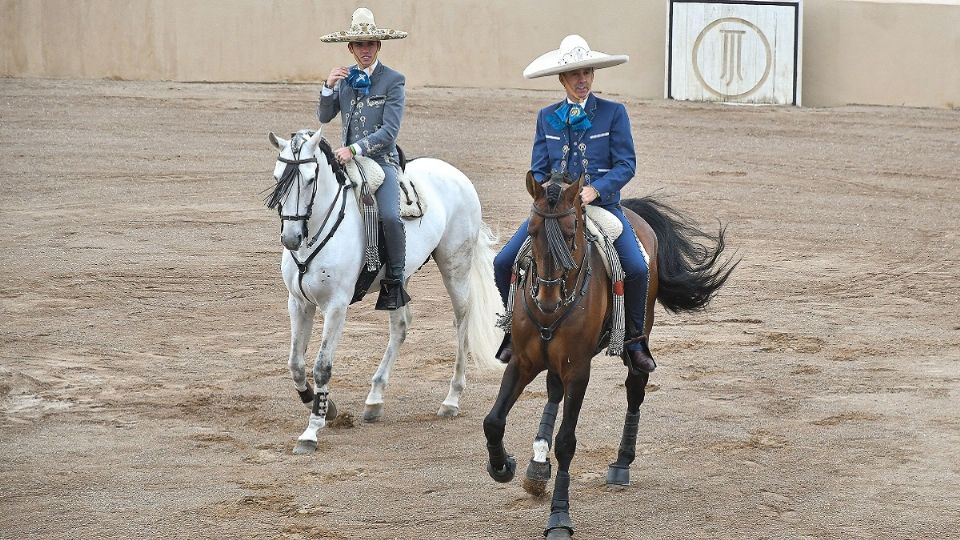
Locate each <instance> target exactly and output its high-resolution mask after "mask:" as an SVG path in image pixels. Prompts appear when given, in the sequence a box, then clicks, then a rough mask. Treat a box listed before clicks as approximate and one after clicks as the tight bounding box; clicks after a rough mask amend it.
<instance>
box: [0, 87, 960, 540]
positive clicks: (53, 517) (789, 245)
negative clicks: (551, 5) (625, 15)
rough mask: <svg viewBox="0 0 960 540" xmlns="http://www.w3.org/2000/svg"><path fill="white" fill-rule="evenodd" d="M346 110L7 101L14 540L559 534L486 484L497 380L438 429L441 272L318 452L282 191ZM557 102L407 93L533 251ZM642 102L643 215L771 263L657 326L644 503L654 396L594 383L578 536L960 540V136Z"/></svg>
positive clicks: (252, 93)
mask: <svg viewBox="0 0 960 540" xmlns="http://www.w3.org/2000/svg"><path fill="white" fill-rule="evenodd" d="M597 87H598V88H599V89H602V78H601V77H598V81H597ZM317 91H318V88H317V87H316V86H315V85H240V84H222V85H206V84H178V83H133V82H111V81H93V82H77V81H49V80H15V79H0V182H2V192H0V209H2V214H0V243H2V244H0V248H2V259H0V298H2V300H0V318H2V324H0V538H3V539H21V538H49V537H53V536H57V537H61V536H65V537H70V538H81V539H86V538H208V537H217V538H221V537H222V538H325V539H386V538H403V539H451V538H495V539H517V538H531V539H532V538H538V537H540V535H541V530H542V527H543V525H544V523H545V522H546V518H547V514H548V512H549V499H535V498H532V497H530V496H528V495H527V494H526V493H524V492H523V491H522V489H521V488H520V483H519V480H515V481H514V482H513V483H511V484H507V485H499V484H495V483H494V482H493V481H492V480H490V479H489V478H488V477H487V474H486V472H485V470H484V463H485V459H486V451H485V448H484V439H483V432H482V426H481V424H482V420H483V417H484V415H485V414H486V413H487V412H488V410H489V408H490V405H491V404H492V402H493V398H494V396H495V394H496V391H497V388H498V386H499V381H500V375H499V373H497V372H478V371H477V370H472V371H471V372H469V373H468V379H469V382H468V384H469V386H468V389H467V392H466V394H465V397H464V400H463V402H462V414H461V416H460V417H459V418H456V419H439V418H437V417H436V416H435V415H434V414H435V411H436V410H437V408H438V407H439V405H440V402H441V401H442V400H443V397H444V396H445V394H446V391H447V384H448V380H449V378H450V376H451V373H452V358H453V354H454V339H453V331H452V328H451V320H452V319H451V314H450V308H449V301H448V300H447V298H446V295H445V292H444V291H443V288H442V286H441V284H440V281H439V276H438V273H437V271H436V267H435V266H434V265H432V264H429V265H427V266H426V267H425V268H424V269H423V271H422V272H421V274H418V275H417V276H416V277H415V278H414V280H413V283H412V285H411V290H410V292H411V294H412V296H413V298H414V304H413V306H414V315H415V317H416V318H415V321H414V326H413V329H412V331H411V332H410V335H409V338H408V340H407V343H406V344H405V346H404V347H403V349H402V355H401V358H400V360H399V362H398V365H397V367H396V370H395V372H394V377H393V379H392V381H391V382H392V385H391V387H390V389H389V392H388V395H387V403H386V409H385V416H384V419H383V421H382V422H380V423H378V424H366V425H364V424H361V423H360V422H354V423H353V425H352V427H350V424H351V422H350V421H349V419H345V418H341V420H342V422H340V423H341V424H343V425H342V426H341V427H339V428H332V429H327V430H326V431H324V432H323V433H322V437H321V441H320V447H319V450H318V452H317V453H316V454H315V455H312V456H294V455H292V454H291V449H292V448H293V445H294V441H295V439H296V437H297V435H298V434H299V433H300V432H301V431H302V430H303V428H304V427H305V425H306V419H307V412H306V410H305V408H304V407H303V405H301V404H300V402H299V400H298V399H297V396H296V394H295V392H294V389H293V385H292V382H291V380H290V376H289V372H288V370H287V366H286V363H287V350H288V346H289V345H288V322H287V315H286V290H285V288H284V286H283V283H282V281H281V279H280V276H279V272H278V261H279V256H280V250H281V247H280V244H279V238H278V234H277V231H278V220H277V218H276V215H275V214H274V213H273V212H271V211H270V210H267V209H266V208H265V207H264V206H263V204H262V195H261V193H260V192H261V191H262V190H263V189H264V188H266V187H267V186H268V185H269V183H270V181H271V178H270V173H271V171H272V169H273V166H274V158H275V151H274V149H273V148H272V147H271V146H270V145H269V144H268V142H267V132H268V131H271V130H273V131H276V132H278V133H281V134H284V135H287V134H289V133H290V132H291V131H294V130H296V129H298V128H302V127H312V126H315V119H314V116H313V108H314V99H315V95H316V93H317ZM558 97H559V96H558V95H556V94H554V93H544V92H526V91H519V90H515V91H506V92H497V93H495V92H492V91H484V90H474V89H446V88H430V89H410V90H409V92H408V98H407V101H408V107H407V114H406V117H405V120H404V124H403V131H402V134H401V142H402V144H403V145H404V147H405V148H406V150H407V152H408V154H409V155H432V156H435V157H439V158H442V159H445V160H447V161H449V162H451V163H453V164H454V165H456V166H457V167H459V168H461V169H462V170H463V171H464V172H466V174H467V175H468V176H469V177H470V178H471V179H472V180H473V181H474V182H475V184H476V186H477V188H478V191H479V193H480V198H481V200H482V202H483V204H484V215H485V219H486V220H487V222H488V223H490V224H491V225H492V226H493V227H494V228H495V229H498V230H499V231H500V233H501V235H502V240H503V239H505V238H506V236H507V235H509V234H510V233H512V231H513V229H514V228H515V227H516V225H517V224H518V223H519V221H520V220H521V219H522V218H523V217H524V216H525V215H526V213H527V210H528V207H529V198H528V196H527V194H526V191H525V189H524V187H523V175H524V173H525V171H526V166H527V164H528V162H529V147H530V143H531V140H532V136H533V119H534V115H535V111H536V110H537V109H538V108H539V107H540V106H543V105H545V104H547V103H549V102H551V101H553V100H555V99H557V98H558ZM614 98H616V96H614ZM623 101H624V102H625V103H626V104H627V106H628V109H629V112H630V116H631V118H632V120H633V128H634V134H635V137H636V143H637V149H638V155H639V167H638V169H639V171H638V175H637V178H636V179H635V180H634V181H633V182H632V183H631V185H630V186H629V187H628V189H627V190H626V194H627V195H630V196H636V195H641V194H648V193H654V192H655V193H657V194H658V195H660V196H662V197H664V198H665V199H666V200H667V201H669V202H671V203H672V204H674V205H676V206H678V207H680V208H682V209H684V210H686V211H687V212H689V213H690V214H691V215H693V216H695V217H697V218H698V219H699V220H700V221H701V223H703V224H704V225H705V226H706V227H709V228H714V227H715V226H716V220H717V219H720V220H722V222H723V223H724V224H728V225H729V240H730V246H731V248H733V249H736V250H737V255H738V256H739V257H742V258H743V262H742V263H741V264H740V267H739V268H738V269H737V271H736V272H735V273H734V275H733V277H732V278H731V280H730V282H729V283H728V285H727V286H726V287H725V288H724V289H723V290H722V291H721V292H720V294H719V295H718V297H717V298H716V301H715V302H714V303H713V304H712V306H711V308H710V309H709V311H707V312H705V313H703V314H692V315H684V316H674V315H669V314H666V313H664V312H663V311H658V320H657V324H656V325H655V328H654V335H653V349H654V353H655V355H656V356H657V357H658V359H659V362H660V368H659V370H657V372H656V373H655V374H654V376H653V377H652V378H651V384H650V387H649V392H648V394H647V401H646V403H645V404H644V405H643V408H642V411H643V417H642V424H641V434H640V437H639V450H640V455H639V457H638V460H637V462H636V463H635V464H634V467H633V484H632V485H631V486H630V487H629V488H626V489H623V490H619V491H615V490H610V489H607V488H606V487H605V486H604V474H605V471H606V465H607V463H608V462H610V461H612V460H613V459H614V457H615V453H616V448H617V446H618V444H619V439H620V429H621V425H622V421H623V413H624V409H625V397H624V389H623V383H622V379H623V377H624V368H623V366H622V365H620V364H619V362H617V361H612V360H609V359H607V358H605V357H598V358H597V359H596V360H595V363H594V375H593V380H592V381H591V386H590V390H589V392H588V395H587V399H586V404H585V407H584V411H583V415H582V420H581V427H580V429H579V432H578V436H579V444H578V452H577V455H576V457H575V459H574V461H573V465H572V468H571V474H572V477H573V482H572V487H571V496H572V515H573V519H574V522H575V524H576V525H577V527H578V529H577V534H576V538H583V539H596V538H606V539H621V538H631V539H632V538H658V539H670V538H677V539H689V538H704V539H738V540H739V539H743V538H757V539H761V538H763V539H767V538H771V539H780V538H784V539H797V538H804V539H807V538H823V539H835V538H843V539H859V538H863V539H873V538H884V539H907V538H910V539H919V538H936V539H944V538H960V532H958V525H957V524H958V523H960V489H958V487H957V486H958V485H960V450H958V449H960V406H958V400H960V304H958V295H960V285H958V283H960V111H957V110H953V111H949V110H918V109H901V108H879V107H843V108H835V109H794V108H752V107H731V106H715V105H703V104H685V103H675V102H663V101H640V100H634V99H624V100H623ZM328 133H330V134H333V136H334V138H335V137H336V136H337V135H336V134H338V133H339V127H338V126H337V127H335V128H333V129H332V130H331V131H328ZM502 240H501V241H502ZM373 301H374V297H372V296H371V297H368V298H367V300H365V301H364V302H363V303H362V304H360V305H357V306H354V308H353V309H352V311H351V314H350V318H349V320H348V325H347V330H346V332H345V337H344V340H343V342H342V343H341V346H340V349H339V351H338V353H339V354H338V357H337V359H336V363H335V365H334V378H333V393H334V398H335V399H336V401H337V402H338V405H339V407H340V411H341V413H347V414H350V415H353V417H355V418H359V417H360V414H361V412H362V407H363V400H364V398H365V396H366V392H367V390H368V380H369V378H370V376H371V375H372V374H373V371H374V368H375V366H376V364H377V363H378V362H379V357H380V354H381V352H382V349H381V347H382V346H383V344H384V343H385V336H384V334H383V332H384V330H385V328H386V326H385V321H386V316H385V315H384V314H383V313H382V312H376V311H374V310H373V307H372V306H373ZM317 335H318V333H317V332H315V334H314V336H315V338H316V336H317ZM317 342H318V339H314V341H313V344H312V346H311V349H310V355H311V357H312V355H314V354H315V351H316V345H317ZM311 363H312V362H311ZM544 400H545V392H544V391H543V379H542V377H541V378H540V379H537V380H536V381H534V383H533V384H532V385H531V386H530V388H529V390H528V391H527V392H526V393H525V394H524V396H523V398H522V399H521V401H520V402H519V403H518V405H517V407H516V408H515V410H514V412H513V414H512V415H511V417H510V422H509V425H508V433H507V444H508V449H509V450H510V451H511V452H512V453H514V454H515V455H516V456H517V458H518V461H519V462H520V463H521V470H522V467H523V464H525V463H526V461H527V459H528V458H529V455H530V443H531V442H532V439H533V436H534V434H535V432H536V426H537V422H538V420H539V414H540V410H541V408H542V406H543V402H544Z"/></svg>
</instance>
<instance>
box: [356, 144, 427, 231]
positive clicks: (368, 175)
mask: <svg viewBox="0 0 960 540" xmlns="http://www.w3.org/2000/svg"><path fill="white" fill-rule="evenodd" d="M401 155H402V154H401ZM402 161H403V162H404V163H403V165H404V166H405V165H406V160H405V159H404V160H402ZM344 169H346V172H347V177H348V178H349V179H350V181H351V182H353V184H354V185H355V186H360V187H362V186H363V184H364V183H366V185H367V187H368V189H369V193H370V195H373V194H374V193H376V191H377V188H379V187H380V185H381V184H383V179H384V177H385V176H386V175H385V174H384V172H383V167H381V166H380V164H379V163H377V162H376V161H374V160H372V159H370V158H368V157H366V156H356V157H354V158H353V159H352V160H350V161H348V162H347V163H346V165H344ZM397 181H398V183H399V184H400V217H401V218H403V219H419V218H422V217H423V214H424V213H426V211H427V204H426V201H424V200H423V198H422V197H420V193H419V192H417V187H416V185H415V184H414V183H413V180H412V179H411V178H410V177H409V176H407V174H406V173H405V171H404V169H403V168H401V170H400V174H398V175H397ZM363 191H364V190H363V189H358V190H356V193H357V202H359V203H360V205H361V207H362V206H364V205H368V206H369V205H371V204H373V205H376V200H374V201H372V202H371V201H367V200H364V199H363V195H362V193H363Z"/></svg>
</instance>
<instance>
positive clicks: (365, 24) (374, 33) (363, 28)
mask: <svg viewBox="0 0 960 540" xmlns="http://www.w3.org/2000/svg"><path fill="white" fill-rule="evenodd" d="M405 37H407V33H406V32H401V31H400V30H394V29H392V28H377V23H375V22H374V21H373V12H372V11H370V10H369V9H367V8H357V10H356V11H354V12H353V19H352V20H351V21H350V29H349V30H341V31H340V32H333V33H332V34H327V35H325V36H321V37H320V41H325V42H327V43H335V42H342V41H347V42H349V41H381V40H384V39H403V38H405Z"/></svg>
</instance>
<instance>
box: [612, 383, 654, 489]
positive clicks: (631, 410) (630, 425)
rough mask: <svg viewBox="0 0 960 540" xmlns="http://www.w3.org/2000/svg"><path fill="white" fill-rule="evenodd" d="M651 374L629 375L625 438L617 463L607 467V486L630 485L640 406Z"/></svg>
mask: <svg viewBox="0 0 960 540" xmlns="http://www.w3.org/2000/svg"><path fill="white" fill-rule="evenodd" d="M649 378H650V374H649V373H639V374H636V375H635V374H633V373H628V374H627V381H626V387H627V417H626V419H624V421H623V436H622V438H621V439H620V451H619V452H618V453H617V461H615V462H613V463H611V464H610V466H609V467H607V485H615V486H627V485H630V464H631V463H633V460H634V458H635V457H636V455H637V452H636V450H637V431H638V429H639V427H640V405H641V404H642V403H643V397H644V395H645V394H646V387H647V380H648V379H649Z"/></svg>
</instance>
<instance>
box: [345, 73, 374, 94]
mask: <svg viewBox="0 0 960 540" xmlns="http://www.w3.org/2000/svg"><path fill="white" fill-rule="evenodd" d="M346 80H347V84H349V85H350V87H351V88H353V89H354V90H356V91H357V93H358V94H360V95H363V96H365V95H367V94H369V93H370V76H369V75H367V73H366V72H365V71H363V70H362V69H360V68H358V67H356V66H354V67H352V68H350V75H349V76H347V79H346Z"/></svg>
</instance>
